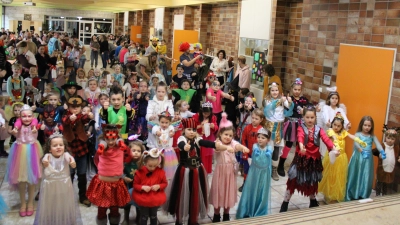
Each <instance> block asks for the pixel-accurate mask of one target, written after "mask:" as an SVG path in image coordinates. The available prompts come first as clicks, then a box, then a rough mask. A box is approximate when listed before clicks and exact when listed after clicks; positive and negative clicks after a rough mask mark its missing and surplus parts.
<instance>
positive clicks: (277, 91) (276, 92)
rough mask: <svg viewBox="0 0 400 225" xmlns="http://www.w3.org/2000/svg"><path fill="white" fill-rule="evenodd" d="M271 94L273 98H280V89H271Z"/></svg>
mask: <svg viewBox="0 0 400 225" xmlns="http://www.w3.org/2000/svg"><path fill="white" fill-rule="evenodd" d="M269 94H270V95H271V97H272V98H277V97H278V96H279V89H278V87H271V89H269Z"/></svg>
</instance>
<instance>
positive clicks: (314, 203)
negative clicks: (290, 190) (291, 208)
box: [310, 199, 319, 208]
mask: <svg viewBox="0 0 400 225" xmlns="http://www.w3.org/2000/svg"><path fill="white" fill-rule="evenodd" d="M318 206H319V203H318V201H317V199H310V208H312V207H318Z"/></svg>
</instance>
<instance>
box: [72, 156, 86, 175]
mask: <svg viewBox="0 0 400 225" xmlns="http://www.w3.org/2000/svg"><path fill="white" fill-rule="evenodd" d="M75 162H76V168H75V169H71V174H74V173H75V172H76V173H77V174H78V175H81V174H85V173H86V171H87V154H85V155H83V156H80V157H78V156H76V157H75Z"/></svg>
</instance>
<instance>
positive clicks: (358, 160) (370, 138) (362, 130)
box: [346, 116, 385, 201]
mask: <svg viewBox="0 0 400 225" xmlns="http://www.w3.org/2000/svg"><path fill="white" fill-rule="evenodd" d="M356 137H358V138H360V139H361V140H362V141H363V142H365V143H366V144H367V146H366V147H362V146H361V145H360V144H358V143H357V142H354V147H353V155H352V156H351V158H350V162H349V168H348V174H347V185H346V201H350V200H355V199H364V198H369V197H370V196H371V191H372V183H373V181H374V159H373V156H372V145H373V144H375V146H376V148H377V149H378V151H379V152H380V153H381V155H382V159H384V156H385V151H384V150H383V148H382V145H381V144H380V143H379V141H378V138H376V136H375V135H374V120H373V119H372V117H370V116H364V117H363V118H362V119H361V121H360V124H359V125H358V129H357V133H356Z"/></svg>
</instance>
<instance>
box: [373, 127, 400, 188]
mask: <svg viewBox="0 0 400 225" xmlns="http://www.w3.org/2000/svg"><path fill="white" fill-rule="evenodd" d="M399 130H400V128H399V127H396V128H388V127H387V126H386V125H384V128H383V132H384V134H385V141H384V142H383V149H384V151H385V152H384V154H383V152H380V151H379V150H378V149H376V148H374V149H372V154H374V156H376V157H378V167H377V168H376V176H377V177H376V185H375V191H376V196H380V195H381V194H382V196H383V195H386V194H387V188H388V186H390V185H391V184H392V183H393V180H394V176H395V173H394V168H395V167H396V162H399V163H400V157H399V153H400V150H399V143H398V137H399ZM385 156H386V157H385Z"/></svg>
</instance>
